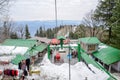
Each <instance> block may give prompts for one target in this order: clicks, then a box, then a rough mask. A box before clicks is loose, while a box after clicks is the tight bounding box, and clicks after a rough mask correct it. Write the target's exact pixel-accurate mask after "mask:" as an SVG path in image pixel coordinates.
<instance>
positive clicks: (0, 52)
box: [0, 46, 15, 55]
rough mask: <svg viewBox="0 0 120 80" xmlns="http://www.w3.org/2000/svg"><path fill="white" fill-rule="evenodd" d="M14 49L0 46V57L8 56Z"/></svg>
mask: <svg viewBox="0 0 120 80" xmlns="http://www.w3.org/2000/svg"><path fill="white" fill-rule="evenodd" d="M14 48H15V47H14V46H0V55H3V54H10V53H11V52H12V50H13V49H14Z"/></svg>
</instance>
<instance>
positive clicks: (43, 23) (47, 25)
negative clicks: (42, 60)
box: [15, 20, 81, 36]
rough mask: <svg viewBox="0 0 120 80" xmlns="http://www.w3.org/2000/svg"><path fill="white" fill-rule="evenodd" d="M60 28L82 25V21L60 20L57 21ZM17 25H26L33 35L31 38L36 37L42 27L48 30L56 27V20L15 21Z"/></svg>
mask: <svg viewBox="0 0 120 80" xmlns="http://www.w3.org/2000/svg"><path fill="white" fill-rule="evenodd" d="M57 23H58V26H60V25H79V24H81V21H79V20H58V21H57ZM15 24H16V25H17V26H25V25H26V24H27V25H28V27H29V31H30V33H31V36H34V34H35V32H36V30H37V29H39V27H40V26H43V27H45V29H47V28H54V27H56V23H55V20H48V21H15Z"/></svg>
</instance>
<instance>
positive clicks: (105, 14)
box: [94, 0, 115, 40]
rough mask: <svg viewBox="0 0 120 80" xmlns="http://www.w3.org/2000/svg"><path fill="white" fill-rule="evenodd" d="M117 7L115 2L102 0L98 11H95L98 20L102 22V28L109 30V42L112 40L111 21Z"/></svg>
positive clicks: (113, 0)
mask: <svg viewBox="0 0 120 80" xmlns="http://www.w3.org/2000/svg"><path fill="white" fill-rule="evenodd" d="M114 7H115V0H101V1H100V2H99V5H98V6H97V9H96V11H95V15H94V16H95V17H96V18H97V19H96V20H99V21H100V22H101V26H104V28H106V27H107V28H109V40H110V38H111V23H112V20H111V19H110V18H111V17H112V15H113V13H112V10H113V9H114Z"/></svg>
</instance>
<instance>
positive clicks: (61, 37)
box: [57, 36, 66, 40]
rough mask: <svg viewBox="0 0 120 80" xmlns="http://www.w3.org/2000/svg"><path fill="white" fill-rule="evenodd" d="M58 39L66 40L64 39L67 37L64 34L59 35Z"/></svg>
mask: <svg viewBox="0 0 120 80" xmlns="http://www.w3.org/2000/svg"><path fill="white" fill-rule="evenodd" d="M57 39H59V40H61V39H62V40H64V39H66V38H65V37H64V36H58V37H57Z"/></svg>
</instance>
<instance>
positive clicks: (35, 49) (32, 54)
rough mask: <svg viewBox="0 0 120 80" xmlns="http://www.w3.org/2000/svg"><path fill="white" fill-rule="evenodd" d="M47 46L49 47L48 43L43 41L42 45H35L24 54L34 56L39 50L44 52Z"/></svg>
mask: <svg viewBox="0 0 120 80" xmlns="http://www.w3.org/2000/svg"><path fill="white" fill-rule="evenodd" d="M45 48H47V44H44V43H41V44H40V45H38V46H34V47H32V48H31V49H29V50H28V51H27V52H26V53H25V54H24V55H25V56H27V55H29V56H34V55H36V54H37V53H38V52H42V51H43V50H44V49H45Z"/></svg>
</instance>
